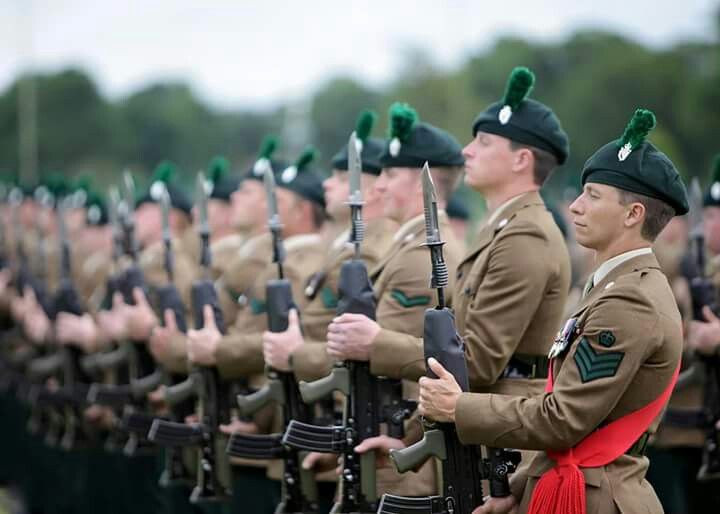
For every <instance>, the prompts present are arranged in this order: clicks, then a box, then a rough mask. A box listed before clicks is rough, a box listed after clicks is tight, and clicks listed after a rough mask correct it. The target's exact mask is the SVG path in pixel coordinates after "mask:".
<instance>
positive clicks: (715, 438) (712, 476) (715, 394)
mask: <svg viewBox="0 0 720 514" xmlns="http://www.w3.org/2000/svg"><path fill="white" fill-rule="evenodd" d="M690 201H691V209H690V223H691V225H692V229H691V232H690V237H691V240H692V245H693V246H692V248H693V256H694V257H695V259H694V260H695V269H696V274H695V276H694V277H692V279H691V280H690V294H691V298H692V310H693V319H694V320H696V321H702V322H705V321H706V319H705V316H704V315H703V313H702V309H703V307H705V306H707V307H709V308H710V309H711V310H712V311H713V312H715V313H716V314H717V313H718V311H719V310H720V309H719V306H718V304H717V290H716V288H715V285H714V284H713V283H712V281H711V280H710V278H709V277H708V276H707V274H706V269H705V266H706V259H705V236H704V232H703V219H702V191H701V190H700V184H699V182H698V180H697V178H694V179H693V181H692V182H691V184H690ZM697 356H698V358H699V359H700V361H701V362H702V364H703V367H704V369H705V380H704V391H703V409H702V415H701V416H700V419H699V421H700V423H699V424H700V425H701V428H703V429H705V434H706V435H705V443H704V444H703V452H702V464H701V466H700V470H699V471H698V475H697V478H698V480H700V481H701V482H706V481H710V480H716V479H719V478H720V430H718V429H717V428H716V424H717V423H718V421H720V356H719V355H718V354H715V355H701V354H698V355H697ZM668 414H672V412H670V413H668Z"/></svg>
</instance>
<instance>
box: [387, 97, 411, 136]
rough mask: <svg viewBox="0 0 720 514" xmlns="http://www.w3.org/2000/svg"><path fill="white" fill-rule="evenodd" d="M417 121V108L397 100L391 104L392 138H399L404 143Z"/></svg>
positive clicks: (390, 133) (390, 132) (390, 134)
mask: <svg viewBox="0 0 720 514" xmlns="http://www.w3.org/2000/svg"><path fill="white" fill-rule="evenodd" d="M417 121H418V115H417V112H415V109H413V108H412V107H410V106H409V105H408V104H406V103H400V102H395V103H394V104H392V105H391V106H390V130H389V137H390V139H398V140H399V141H400V142H402V143H404V142H405V141H407V140H408V138H409V137H410V133H411V132H412V129H413V127H414V126H415V123H417Z"/></svg>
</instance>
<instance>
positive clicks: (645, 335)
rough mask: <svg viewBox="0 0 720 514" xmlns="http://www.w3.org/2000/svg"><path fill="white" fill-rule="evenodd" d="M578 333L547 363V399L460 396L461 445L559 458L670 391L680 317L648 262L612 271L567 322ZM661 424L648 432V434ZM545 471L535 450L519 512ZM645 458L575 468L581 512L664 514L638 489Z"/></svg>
mask: <svg viewBox="0 0 720 514" xmlns="http://www.w3.org/2000/svg"><path fill="white" fill-rule="evenodd" d="M572 317H573V318H576V319H577V325H576V327H577V329H576V332H575V334H574V337H573V338H570V340H569V341H570V342H569V344H568V345H567V347H566V348H565V350H564V351H563V352H562V353H560V354H559V356H558V357H557V358H555V359H553V364H552V369H553V376H554V391H553V392H552V393H546V394H541V395H536V396H533V397H532V398H529V399H526V398H522V397H518V396H508V395H500V394H473V393H463V394H462V395H461V396H460V399H459V401H458V403H457V407H456V410H455V420H456V425H457V429H458V435H459V437H460V440H461V441H462V442H463V443H464V444H484V445H489V446H494V447H510V448H523V449H529V450H546V449H554V450H564V449H567V448H571V447H573V446H575V445H577V444H578V443H579V442H580V441H582V440H583V438H585V437H586V436H587V435H588V434H590V433H591V432H592V431H593V430H595V429H596V428H597V427H599V426H602V425H604V424H607V423H609V422H612V421H614V420H617V419H619V418H621V417H623V416H625V415H627V414H629V413H631V412H633V411H635V410H637V409H639V408H641V407H643V406H645V405H647V404H648V403H650V402H651V401H653V400H655V399H656V398H657V397H658V396H660V394H661V393H662V392H663V391H664V390H665V388H666V387H667V386H668V384H669V383H670V380H671V378H672V375H673V373H674V371H675V369H676V368H677V366H678V364H679V362H680V356H681V353H682V345H683V340H682V323H681V319H680V313H679V312H678V308H677V305H676V304H675V300H674V298H673V295H672V290H671V289H670V285H669V284H668V282H667V279H666V278H665V276H664V275H663V274H662V272H661V271H660V267H659V264H658V262H657V259H656V258H655V256H654V255H652V254H650V255H641V256H638V257H633V258H631V259H629V260H627V261H625V262H624V263H622V264H620V265H619V266H617V267H616V268H615V269H613V270H612V271H611V272H610V273H609V274H608V275H607V276H606V277H604V278H603V279H602V280H601V281H600V282H599V283H598V284H596V285H595V287H594V288H593V289H592V290H591V291H590V293H589V294H587V295H586V296H585V298H583V300H582V301H581V302H580V304H579V305H578V306H577V307H576V309H575V311H574V312H573V315H572ZM659 421H660V416H658V418H657V419H656V420H655V421H654V422H653V425H652V426H651V427H650V428H649V430H648V431H649V432H654V431H655V429H656V428H657V426H658V423H659ZM552 466H553V461H551V460H550V459H549V457H547V455H546V454H545V453H544V452H542V453H539V454H537V455H536V456H535V458H534V459H533V460H532V461H531V462H530V463H529V466H527V467H526V468H525V469H524V471H522V472H520V471H519V472H518V473H516V474H515V476H513V479H512V484H511V485H512V490H513V495H514V496H515V497H516V498H517V499H518V500H519V501H520V512H526V511H527V508H528V506H529V502H530V499H531V496H532V492H533V489H534V487H535V485H536V484H537V481H538V479H539V477H540V476H541V475H542V474H543V473H544V472H545V471H546V470H548V469H550V468H551V467H552ZM647 467H648V460H647V458H645V457H637V456H630V455H622V456H620V457H619V458H618V459H616V460H615V461H613V462H611V463H610V464H608V465H607V466H604V467H599V468H583V469H582V472H583V474H584V476H585V482H586V494H587V512H599V513H615V512H617V510H618V509H619V510H620V511H621V512H657V513H660V512H662V507H661V506H660V503H659V501H658V499H657V497H656V496H655V493H654V491H653V490H652V487H651V486H650V485H649V484H648V482H647V481H645V479H644V477H645V473H646V471H647Z"/></svg>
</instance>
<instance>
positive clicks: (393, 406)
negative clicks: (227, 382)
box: [283, 132, 414, 513]
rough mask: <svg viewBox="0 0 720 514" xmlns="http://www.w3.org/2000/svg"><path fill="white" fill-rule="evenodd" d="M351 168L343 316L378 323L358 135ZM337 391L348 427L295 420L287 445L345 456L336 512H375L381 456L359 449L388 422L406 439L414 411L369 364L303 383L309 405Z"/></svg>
mask: <svg viewBox="0 0 720 514" xmlns="http://www.w3.org/2000/svg"><path fill="white" fill-rule="evenodd" d="M348 164H349V166H348V173H349V174H350V176H349V179H350V198H349V201H348V205H350V210H351V223H352V225H351V230H350V242H351V243H352V244H353V246H354V250H355V253H354V256H353V258H352V259H350V260H348V261H346V262H344V263H343V265H342V267H341V269H340V282H339V302H338V309H337V312H338V314H343V313H346V312H349V313H353V314H364V315H365V316H367V317H368V318H370V319H373V320H374V319H375V308H376V301H375V297H374V294H373V289H372V285H371V283H370V279H369V278H368V272H367V268H366V267H365V263H364V262H363V261H362V259H361V258H360V243H361V242H362V240H363V236H364V233H365V226H364V223H363V219H362V205H363V200H362V189H361V182H360V180H361V173H362V164H361V162H360V152H359V151H358V144H357V138H356V135H355V133H354V132H353V133H352V134H351V136H350V141H349V142H348ZM334 391H339V392H341V393H342V394H343V395H344V396H345V402H344V406H343V424H342V425H337V426H317V425H310V424H308V423H303V422H302V421H301V420H292V421H291V422H290V424H289V425H288V427H287V430H286V431H285V436H284V438H283V442H284V443H285V444H287V445H288V446H290V447H293V448H297V449H301V450H306V451H316V452H322V453H336V454H340V455H342V456H343V470H342V474H341V476H340V484H341V486H340V487H341V489H340V495H339V501H338V503H337V504H336V505H335V506H334V508H333V512H337V513H340V512H343V513H346V512H375V511H376V510H377V507H378V500H379V497H378V494H377V489H376V483H375V470H376V467H375V453H374V452H367V453H364V454H362V455H358V454H357V453H355V451H354V448H355V446H357V445H358V444H359V443H361V442H362V441H364V440H365V439H368V438H370V437H375V436H378V435H380V433H381V425H382V424H383V423H386V424H387V431H388V434H389V435H390V436H392V437H397V438H401V437H402V436H403V435H404V433H403V429H404V426H403V421H404V420H405V418H407V417H408V416H409V415H410V414H411V413H412V411H413V410H414V407H411V406H410V404H409V403H408V402H406V401H404V400H403V399H402V381H401V380H396V379H389V378H386V377H376V376H374V375H372V374H371V373H370V366H369V363H368V362H362V361H344V362H340V363H338V364H337V365H336V366H335V367H334V368H333V370H332V372H331V373H330V375H328V376H327V377H325V378H322V379H320V380H316V381H315V382H311V383H306V382H300V392H301V394H302V397H303V400H305V401H306V402H308V403H314V402H316V401H318V400H319V399H321V398H323V397H325V396H327V395H329V394H331V393H332V392H334Z"/></svg>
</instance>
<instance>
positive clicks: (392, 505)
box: [378, 163, 520, 514]
mask: <svg viewBox="0 0 720 514" xmlns="http://www.w3.org/2000/svg"><path fill="white" fill-rule="evenodd" d="M422 173H423V176H422V179H423V199H424V205H425V232H426V242H425V243H424V245H425V246H427V247H428V248H429V249H430V256H431V260H432V275H431V280H430V287H432V288H434V289H436V290H437V297H438V305H437V307H435V308H434V309H428V310H426V311H425V322H424V332H423V343H424V350H425V359H426V360H427V359H429V358H430V357H433V358H435V359H437V360H438V362H440V364H442V365H443V366H444V367H445V369H447V370H448V371H449V372H450V373H452V374H453V376H454V377H455V379H456V380H457V381H458V384H460V387H461V389H462V390H463V391H468V390H469V382H468V373H467V363H466V362H465V349H464V344H463V341H462V338H461V337H460V335H459V334H458V333H457V329H456V328H455V317H454V315H453V313H452V311H451V310H450V309H448V308H447V306H446V305H445V291H444V288H445V287H447V284H448V270H447V265H446V264H445V260H444V258H443V254H442V247H443V245H444V244H445V242H444V241H442V239H441V237H440V230H439V228H438V216H437V199H436V196H435V187H434V185H433V183H432V178H431V177H430V168H429V167H428V164H427V163H425V166H424V168H423V172H422ZM427 376H429V377H431V378H437V377H436V376H435V374H434V373H433V372H432V370H430V369H428V371H427ZM423 424H424V428H425V433H424V435H423V439H422V440H421V441H420V442H418V443H415V444H413V445H412V446H409V447H407V448H404V449H402V450H390V458H391V459H392V460H393V462H394V463H395V466H396V467H397V469H398V471H399V472H401V473H404V472H406V471H409V470H411V469H414V468H416V467H417V466H419V465H421V464H423V463H424V462H425V461H426V460H428V459H429V458H430V457H437V458H438V459H440V460H441V461H442V492H441V494H440V495H437V496H426V497H424V498H410V497H402V496H395V495H391V494H385V495H383V498H382V500H381V502H380V507H379V509H378V512H379V513H386V514H390V513H397V514H400V513H410V512H413V513H426V514H431V513H432V514H439V513H447V514H453V513H457V514H469V513H471V512H472V511H473V509H475V508H476V507H477V506H478V505H482V503H483V495H482V483H481V480H482V479H484V478H486V479H489V481H490V494H491V495H492V496H496V497H500V496H508V495H509V494H510V486H509V483H508V476H507V475H508V473H512V472H513V471H514V470H515V469H516V466H517V464H518V463H519V461H520V454H519V452H514V451H512V452H511V451H506V450H503V449H488V451H489V454H490V457H489V458H488V459H482V457H481V452H480V448H479V447H477V446H464V445H462V443H460V439H459V438H458V434H457V429H456V427H455V425H454V424H453V423H437V422H433V421H431V420H429V419H424V420H423Z"/></svg>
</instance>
